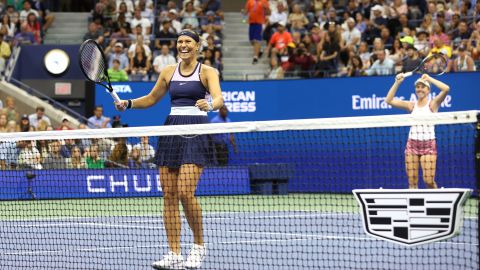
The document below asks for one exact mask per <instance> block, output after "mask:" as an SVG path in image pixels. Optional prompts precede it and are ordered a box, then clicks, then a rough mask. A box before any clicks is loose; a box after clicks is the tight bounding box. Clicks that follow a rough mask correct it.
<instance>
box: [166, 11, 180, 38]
mask: <svg viewBox="0 0 480 270" xmlns="http://www.w3.org/2000/svg"><path fill="white" fill-rule="evenodd" d="M177 15H178V13H177V10H175V9H173V8H172V9H170V10H169V11H168V19H169V20H170V21H171V22H172V28H173V29H174V30H175V34H178V33H180V32H182V23H181V22H180V21H179V20H178V18H177V17H178V16H177Z"/></svg>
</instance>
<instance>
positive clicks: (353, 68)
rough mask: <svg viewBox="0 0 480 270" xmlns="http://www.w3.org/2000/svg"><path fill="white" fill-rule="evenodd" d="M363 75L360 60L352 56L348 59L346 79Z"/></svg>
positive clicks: (358, 57)
mask: <svg viewBox="0 0 480 270" xmlns="http://www.w3.org/2000/svg"><path fill="white" fill-rule="evenodd" d="M364 74H365V69H364V68H363V63H362V59H361V58H360V56H358V55H353V56H352V57H351V58H350V61H349V64H348V65H347V76H348V77H359V76H363V75H364Z"/></svg>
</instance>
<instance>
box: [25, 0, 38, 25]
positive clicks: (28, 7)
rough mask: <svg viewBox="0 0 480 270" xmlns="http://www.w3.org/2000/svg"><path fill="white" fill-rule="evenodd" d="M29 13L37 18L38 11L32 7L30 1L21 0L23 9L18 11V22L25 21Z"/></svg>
mask: <svg viewBox="0 0 480 270" xmlns="http://www.w3.org/2000/svg"><path fill="white" fill-rule="evenodd" d="M30 13H33V14H34V15H35V18H39V16H40V15H39V14H38V11H36V10H35V9H33V8H32V4H31V3H30V1H28V0H27V1H23V9H22V10H21V11H20V23H23V22H26V21H27V17H28V15H29V14H30Z"/></svg>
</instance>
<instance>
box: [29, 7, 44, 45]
mask: <svg viewBox="0 0 480 270" xmlns="http://www.w3.org/2000/svg"><path fill="white" fill-rule="evenodd" d="M26 23H27V31H28V32H30V33H32V34H33V37H34V39H35V42H34V44H42V43H43V41H42V27H41V25H40V22H39V21H38V19H37V17H36V16H35V14H33V13H29V14H28V16H27V21H26Z"/></svg>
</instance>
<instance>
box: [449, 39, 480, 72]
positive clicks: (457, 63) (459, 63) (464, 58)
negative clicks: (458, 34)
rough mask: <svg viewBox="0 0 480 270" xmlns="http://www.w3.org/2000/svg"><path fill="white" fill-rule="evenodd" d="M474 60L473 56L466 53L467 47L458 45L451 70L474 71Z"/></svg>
mask: <svg viewBox="0 0 480 270" xmlns="http://www.w3.org/2000/svg"><path fill="white" fill-rule="evenodd" d="M476 70H477V69H476V67H475V62H474V61H473V58H472V57H471V56H470V55H468V52H467V47H466V46H465V45H460V46H459V47H458V55H457V57H456V58H455V60H454V61H453V71H455V72H462V71H476Z"/></svg>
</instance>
